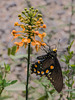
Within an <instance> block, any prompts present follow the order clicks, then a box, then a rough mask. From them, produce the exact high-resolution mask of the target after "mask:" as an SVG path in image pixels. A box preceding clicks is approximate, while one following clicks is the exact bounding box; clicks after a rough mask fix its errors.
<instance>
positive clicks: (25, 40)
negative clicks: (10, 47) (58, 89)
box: [11, 7, 46, 100]
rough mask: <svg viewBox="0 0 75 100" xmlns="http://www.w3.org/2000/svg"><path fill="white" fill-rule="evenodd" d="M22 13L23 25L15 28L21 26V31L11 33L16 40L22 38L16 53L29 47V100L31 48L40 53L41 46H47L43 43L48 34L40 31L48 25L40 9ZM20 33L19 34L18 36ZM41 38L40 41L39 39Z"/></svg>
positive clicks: (20, 16) (17, 43)
mask: <svg viewBox="0 0 75 100" xmlns="http://www.w3.org/2000/svg"><path fill="white" fill-rule="evenodd" d="M24 10H25V11H22V15H21V14H19V15H18V17H19V20H20V22H21V23H24V24H19V23H18V22H16V23H15V24H14V26H19V27H20V28H21V30H20V31H16V30H13V31H12V32H11V33H12V35H13V36H14V38H13V39H12V40H14V39H16V38H20V39H21V41H20V42H15V43H14V44H15V45H16V46H17V49H16V52H17V51H18V50H19V48H20V47H22V46H24V47H25V48H26V47H27V46H28V61H27V83H26V100H28V81H29V66H30V47H31V45H32V46H35V50H36V51H38V50H39V49H40V47H41V46H45V45H46V43H44V42H43V38H44V37H45V36H46V33H45V32H43V33H42V34H41V33H40V32H39V31H38V30H39V29H40V28H46V25H45V24H44V22H43V19H42V15H41V14H38V9H35V10H34V9H33V7H31V8H30V9H29V10H27V8H25V9H24ZM23 16H24V17H23ZM18 33H19V34H18ZM37 37H39V40H38V38H37Z"/></svg>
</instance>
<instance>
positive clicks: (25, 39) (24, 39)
mask: <svg viewBox="0 0 75 100" xmlns="http://www.w3.org/2000/svg"><path fill="white" fill-rule="evenodd" d="M22 42H24V44H25V48H26V47H27V44H28V43H30V42H31V40H30V39H27V38H23V39H22Z"/></svg>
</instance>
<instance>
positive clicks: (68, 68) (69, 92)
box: [68, 65, 70, 96]
mask: <svg viewBox="0 0 75 100" xmlns="http://www.w3.org/2000/svg"><path fill="white" fill-rule="evenodd" d="M68 70H69V65H68ZM68 84H69V74H68ZM68 89H69V86H68ZM69 94H70V92H69V91H68V96H69Z"/></svg>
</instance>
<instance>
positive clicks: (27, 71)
mask: <svg viewBox="0 0 75 100" xmlns="http://www.w3.org/2000/svg"><path fill="white" fill-rule="evenodd" d="M29 65H30V43H29V44H28V65H27V83H26V100H28V81H29Z"/></svg>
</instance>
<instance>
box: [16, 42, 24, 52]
mask: <svg viewBox="0 0 75 100" xmlns="http://www.w3.org/2000/svg"><path fill="white" fill-rule="evenodd" d="M14 44H16V45H17V49H16V52H17V51H18V50H19V46H23V42H15V43H14Z"/></svg>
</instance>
